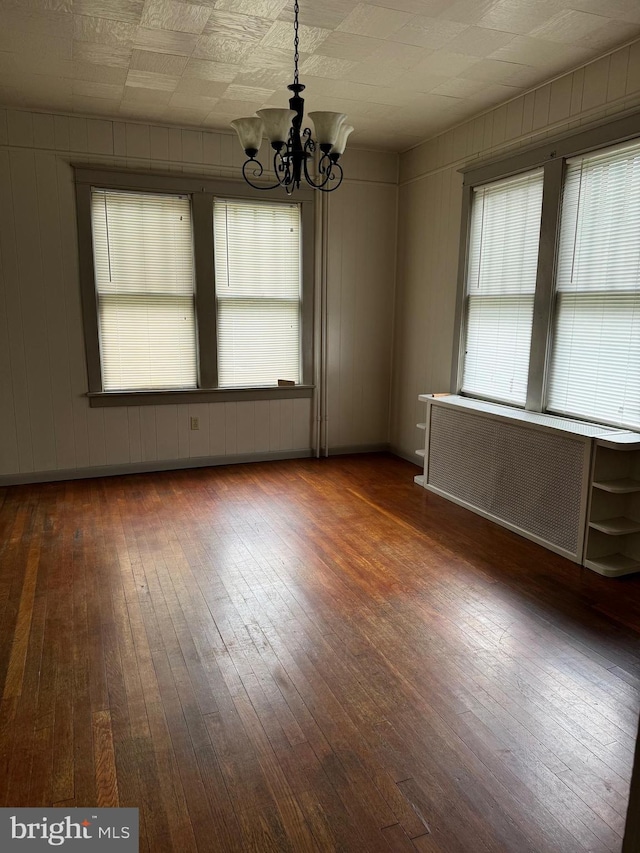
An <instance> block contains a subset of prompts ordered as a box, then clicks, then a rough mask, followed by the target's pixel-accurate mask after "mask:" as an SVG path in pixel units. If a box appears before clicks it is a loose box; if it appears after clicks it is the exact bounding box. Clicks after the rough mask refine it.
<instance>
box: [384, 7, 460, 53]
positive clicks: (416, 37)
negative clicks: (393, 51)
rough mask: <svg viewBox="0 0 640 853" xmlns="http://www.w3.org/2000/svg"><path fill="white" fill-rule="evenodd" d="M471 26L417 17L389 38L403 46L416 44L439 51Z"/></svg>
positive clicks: (457, 22) (422, 16)
mask: <svg viewBox="0 0 640 853" xmlns="http://www.w3.org/2000/svg"><path fill="white" fill-rule="evenodd" d="M469 26H470V25H469V24H463V23H461V22H460V21H445V20H441V19H439V18H426V17H424V15H417V16H416V17H415V18H413V19H412V20H410V21H409V23H408V24H405V25H404V27H401V28H400V29H399V30H397V31H396V32H395V33H392V34H391V35H390V36H389V38H390V40H391V41H399V42H402V43H403V44H415V45H418V46H419V47H426V48H429V49H430V50H439V48H441V47H444V46H445V45H446V44H448V43H449V42H450V41H451V40H452V39H454V38H455V37H456V36H459V35H460V34H461V33H464V31H465V30H467V29H469Z"/></svg>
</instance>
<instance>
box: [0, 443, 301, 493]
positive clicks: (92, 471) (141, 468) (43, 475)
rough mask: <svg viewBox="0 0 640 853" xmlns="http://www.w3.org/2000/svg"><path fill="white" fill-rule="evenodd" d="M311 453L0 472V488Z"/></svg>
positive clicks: (205, 457) (281, 453)
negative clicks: (19, 472)
mask: <svg viewBox="0 0 640 853" xmlns="http://www.w3.org/2000/svg"><path fill="white" fill-rule="evenodd" d="M313 455H314V454H313V451H312V450H311V449H307V450H284V451H273V452H269V453H236V454H233V455H230V456H197V457H194V458H193V459H155V460H154V461H152V462H127V463H124V464H121V465H96V466H95V467H92V468H66V469H62V470H59V471H34V472H30V473H25V474H0V487H1V486H23V485H29V484H31V483H55V482H59V481H61V480H86V479H90V478H92V477H119V476H122V475H123V474H148V473H152V472H154V471H180V470H182V469H187V468H210V467H211V468H213V467H217V466H219V465H239V464H242V463H245V462H277V461H281V460H284V459H307V458H309V457H311V456H313Z"/></svg>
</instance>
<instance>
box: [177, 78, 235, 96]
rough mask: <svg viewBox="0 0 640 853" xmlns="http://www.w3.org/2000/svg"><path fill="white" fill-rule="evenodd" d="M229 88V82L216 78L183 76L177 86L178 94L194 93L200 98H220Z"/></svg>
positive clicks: (193, 94)
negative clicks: (205, 78)
mask: <svg viewBox="0 0 640 853" xmlns="http://www.w3.org/2000/svg"><path fill="white" fill-rule="evenodd" d="M228 88H229V84H228V83H224V82H216V81H215V80H198V79H197V78H195V77H181V78H180V80H179V81H178V85H177V86H176V89H175V91H176V94H178V93H182V94H184V95H192V96H193V97H199V98H215V99H216V100H218V99H219V98H221V97H222V95H223V94H224V93H225V92H226V90H227V89H228Z"/></svg>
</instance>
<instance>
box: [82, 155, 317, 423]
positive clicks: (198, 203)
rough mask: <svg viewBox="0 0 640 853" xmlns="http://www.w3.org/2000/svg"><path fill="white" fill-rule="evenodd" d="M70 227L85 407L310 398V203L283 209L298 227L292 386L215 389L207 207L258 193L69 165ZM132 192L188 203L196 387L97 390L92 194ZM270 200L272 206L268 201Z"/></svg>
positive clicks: (303, 195)
mask: <svg viewBox="0 0 640 853" xmlns="http://www.w3.org/2000/svg"><path fill="white" fill-rule="evenodd" d="M73 169H74V174H75V191H76V210H77V224H78V257H79V272H80V290H81V297H82V318H83V327H84V339H85V352H86V359H87V379H88V391H87V397H88V398H89V405H90V406H91V407H94V408H95V407H105V406H140V405H152V406H155V405H162V404H174V405H175V404H178V403H217V402H234V401H241V400H281V399H294V398H300V397H311V396H312V394H313V388H314V385H313V381H312V377H313V293H314V266H315V262H314V256H315V249H314V234H315V231H314V198H313V191H312V190H305V189H301V190H300V191H297V192H296V195H295V197H292V198H289V197H288V196H285V197H283V198H282V203H283V204H291V203H292V202H294V203H298V204H300V210H301V219H302V222H301V225H302V288H301V289H302V308H301V312H302V314H301V360H302V383H301V384H298V385H294V386H289V385H287V386H252V387H248V388H247V387H242V388H220V387H218V376H217V319H216V297H215V270H214V254H213V250H214V237H213V200H214V198H215V197H216V196H220V197H225V198H238V199H242V200H248V201H259V200H264V194H263V192H261V191H260V190H254V189H252V188H251V187H249V186H248V185H247V184H246V183H244V182H241V181H236V180H233V179H225V178H210V177H202V176H198V175H182V174H180V175H177V174H175V173H174V174H171V173H157V172H130V171H124V170H122V169H117V168H114V169H110V168H108V167H103V166H92V165H87V164H77V165H73ZM93 187H95V188H99V189H107V190H123V191H127V190H129V191H133V192H148V193H154V192H157V193H163V194H167V193H168V194H175V195H187V196H189V197H190V199H191V216H192V227H193V252H194V269H195V280H196V288H195V306H196V353H197V370H198V372H197V377H198V387H197V388H195V389H169V390H148V391H147V390H134V391H105V390H104V389H103V384H102V371H101V363H100V341H99V328H98V300H97V291H96V286H95V271H94V259H93V233H92V226H91V190H92V188H93ZM271 200H276V201H278V200H279V199H274V198H273V196H271Z"/></svg>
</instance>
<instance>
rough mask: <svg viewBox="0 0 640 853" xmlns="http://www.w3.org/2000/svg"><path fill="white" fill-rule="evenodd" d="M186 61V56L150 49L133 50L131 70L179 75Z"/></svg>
mask: <svg viewBox="0 0 640 853" xmlns="http://www.w3.org/2000/svg"><path fill="white" fill-rule="evenodd" d="M187 62H188V58H187V57H186V56H177V55H176V54H173V53H158V52H156V51H152V50H134V51H133V52H132V54H131V64H130V68H131V70H132V71H153V72H155V73H156V74H169V75H172V76H174V77H179V76H180V75H181V74H182V72H183V71H184V69H185V65H186V64H187Z"/></svg>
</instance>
